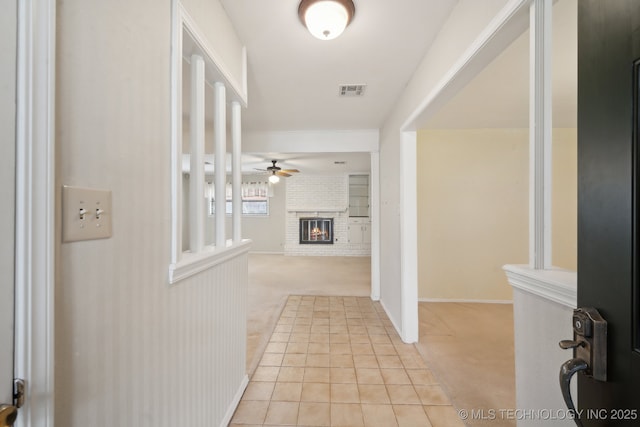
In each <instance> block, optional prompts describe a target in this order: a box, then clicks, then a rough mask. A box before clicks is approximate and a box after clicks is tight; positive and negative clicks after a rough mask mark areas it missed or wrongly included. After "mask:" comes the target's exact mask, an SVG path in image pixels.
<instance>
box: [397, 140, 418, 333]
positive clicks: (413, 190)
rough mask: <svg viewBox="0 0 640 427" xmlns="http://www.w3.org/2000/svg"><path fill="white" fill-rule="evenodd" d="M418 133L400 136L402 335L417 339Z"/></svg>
mask: <svg viewBox="0 0 640 427" xmlns="http://www.w3.org/2000/svg"><path fill="white" fill-rule="evenodd" d="M416 154H417V134H416V132H415V131H404V132H402V134H401V139H400V174H401V175H400V206H402V210H401V211H400V235H401V247H400V260H401V263H402V265H401V273H400V276H401V284H400V298H401V302H400V305H401V316H402V317H401V323H402V327H401V329H402V330H401V331H400V332H401V338H402V340H403V341H404V342H406V343H413V342H417V341H418V236H417V233H416V230H417V227H418V200H417V194H418V190H417V186H418V184H417V179H416V176H417V164H416Z"/></svg>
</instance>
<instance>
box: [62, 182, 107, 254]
mask: <svg viewBox="0 0 640 427" xmlns="http://www.w3.org/2000/svg"><path fill="white" fill-rule="evenodd" d="M111 214H112V212H111V191H110V190H96V189H93V188H80V187H70V186H67V185H65V186H63V187H62V241H63V242H76V241H78V240H93V239H106V238H109V237H111Z"/></svg>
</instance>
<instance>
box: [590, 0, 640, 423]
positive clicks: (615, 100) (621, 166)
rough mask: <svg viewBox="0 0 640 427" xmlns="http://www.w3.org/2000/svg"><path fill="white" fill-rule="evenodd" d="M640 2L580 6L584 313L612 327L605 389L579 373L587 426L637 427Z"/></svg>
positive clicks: (612, 0)
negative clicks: (592, 310) (593, 312)
mask: <svg viewBox="0 0 640 427" xmlns="http://www.w3.org/2000/svg"><path fill="white" fill-rule="evenodd" d="M639 25H640V1H638V0H580V1H579V2H578V306H581V307H595V308H597V309H598V310H599V311H600V314H601V315H602V316H603V317H604V318H605V320H607V322H608V345H607V350H608V353H607V357H608V363H607V375H608V380H607V381H606V382H600V381H595V380H593V379H591V378H588V377H586V376H584V375H578V396H579V397H578V408H579V411H582V421H583V423H584V425H585V426H617V425H621V426H625V425H635V426H637V425H640V413H639V412H640V350H639V349H640V339H639V335H638V334H639V333H640V331H639V329H640V328H639V327H638V326H639V323H638V321H639V317H638V314H639V313H638V310H639V308H640V305H639V304H638V299H639V297H640V295H639V293H640V292H639V290H640V287H639V286H638V281H639V279H640V274H639V269H638V267H639V263H638V257H639V256H640V251H639V250H638V249H639V244H638V243H639V241H640V239H639V238H638V233H639V232H640V228H639V227H638V225H639V224H640V223H639V222H638V218H640V202H639V199H640V197H639V196H640V190H639V189H640V185H639V184H640V180H639V179H638V175H639V174H638V151H639V150H638V147H639V140H638V130H639V128H638V120H637V117H638V109H637V103H638V90H639V88H638V79H639V76H638V73H637V66H636V60H638V59H639V58H640V30H639Z"/></svg>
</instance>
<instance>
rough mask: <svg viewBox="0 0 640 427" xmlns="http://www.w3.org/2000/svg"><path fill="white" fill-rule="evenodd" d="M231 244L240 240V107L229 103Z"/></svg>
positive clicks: (235, 103) (234, 102)
mask: <svg viewBox="0 0 640 427" xmlns="http://www.w3.org/2000/svg"><path fill="white" fill-rule="evenodd" d="M231 142H232V150H233V151H232V153H231V156H232V160H233V165H232V167H231V172H232V174H233V180H232V184H231V185H232V194H233V200H232V204H233V242H234V243H238V242H240V241H241V240H242V107H241V106H240V103H239V102H237V101H233V102H232V103H231Z"/></svg>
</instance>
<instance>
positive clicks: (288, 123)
mask: <svg viewBox="0 0 640 427" xmlns="http://www.w3.org/2000/svg"><path fill="white" fill-rule="evenodd" d="M220 1H221V3H222V5H223V7H224V8H225V10H226V12H227V14H228V15H229V18H230V20H231V22H232V23H233V25H234V27H235V29H236V31H237V33H238V36H239V37H240V39H241V41H242V42H243V43H244V44H245V45H246V47H247V56H248V77H247V78H248V93H249V104H248V108H247V109H246V110H245V111H243V114H242V120H243V129H244V130H247V131H261V132H269V131H295V130H298V131H300V130H347V129H379V128H381V127H382V125H383V123H384V121H385V119H386V118H387V116H388V115H389V114H390V111H391V110H392V108H393V107H394V105H395V104H396V102H397V101H398V99H399V97H400V95H401V94H402V91H403V90H404V88H405V86H406V85H407V83H408V81H409V80H410V78H411V76H412V74H413V72H414V71H415V69H416V68H417V66H418V64H419V63H420V61H421V60H422V58H423V57H424V55H425V53H426V52H427V50H428V49H429V47H430V45H431V44H432V42H433V41H434V39H435V37H436V35H437V33H438V31H439V30H440V28H441V27H442V25H443V23H444V22H445V21H446V19H447V17H448V16H449V14H450V13H451V11H452V9H453V7H454V6H455V5H456V3H457V1H455V0H402V2H397V1H391V0H354V3H355V5H356V13H355V17H354V20H353V21H352V23H351V24H350V25H349V26H348V27H347V29H346V30H345V32H344V34H342V35H341V36H340V37H338V38H337V39H335V40H331V41H321V40H317V39H315V38H314V37H313V36H311V34H309V33H308V31H307V30H306V29H305V28H304V26H303V25H302V24H301V23H300V21H299V19H298V15H297V9H298V4H299V0H259V1H256V0H220ZM572 4H575V0H563V1H559V2H558V3H557V4H556V6H555V8H554V20H556V22H557V23H556V24H554V29H553V31H554V40H555V42H554V87H555V88H556V89H555V90H554V124H555V125H557V126H563V127H565V126H566V127H569V126H575V117H576V112H575V102H576V95H575V86H576V85H575V76H576V65H575V64H576V60H575V50H576V44H577V43H576V24H575V21H576V19H575V10H573V9H572V8H571V6H568V5H572ZM556 9H557V10H558V11H556ZM566 20H568V23H567V22H565V21H566ZM528 63H529V49H528V32H527V33H526V34H523V35H522V37H521V38H520V39H518V40H516V41H515V42H514V43H513V44H512V45H511V46H510V47H509V48H508V49H507V50H506V51H505V52H504V53H503V54H502V55H500V56H499V57H498V58H497V59H496V60H495V61H494V63H492V64H491V65H489V66H488V67H486V68H485V70H484V71H483V72H481V73H480V74H479V75H478V77H477V78H476V79H475V80H474V81H472V82H471V83H470V84H468V85H467V86H466V87H465V88H464V89H463V90H462V91H461V92H460V93H458V94H457V95H456V96H455V97H454V98H452V99H451V100H450V101H449V102H448V103H447V105H445V106H444V108H442V109H441V110H440V111H439V112H438V113H437V114H435V116H433V117H431V118H430V120H429V121H428V122H427V123H426V126H427V127H430V128H491V127H526V126H528V117H529V116H528V101H527V100H528V81H529V76H528ZM341 84H366V85H367V86H366V89H365V92H364V96H362V97H347V98H344V97H339V96H338V87H339V85H341ZM558 88H560V89H558ZM348 154H349V158H348V159H347V165H348V166H340V167H343V168H344V169H347V170H346V172H348V171H349V169H350V167H351V165H353V166H354V168H356V169H360V170H358V171H359V172H362V171H363V170H361V169H362V168H363V167H366V170H368V169H369V166H368V164H369V155H368V154H367V153H360V154H357V153H348ZM341 157H345V153H339V154H337V153H316V154H309V153H305V154H302V153H247V154H245V156H244V158H243V170H245V171H249V170H253V168H255V167H265V166H264V164H265V162H266V163H269V161H270V160H271V159H278V160H281V161H285V163H284V165H283V167H286V168H298V169H300V170H301V171H302V172H304V173H322V171H329V172H328V173H331V172H330V171H332V170H334V169H331V168H333V167H336V168H337V167H338V166H337V165H334V163H333V162H334V161H340V160H342V159H341ZM261 165H262V166H261Z"/></svg>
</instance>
